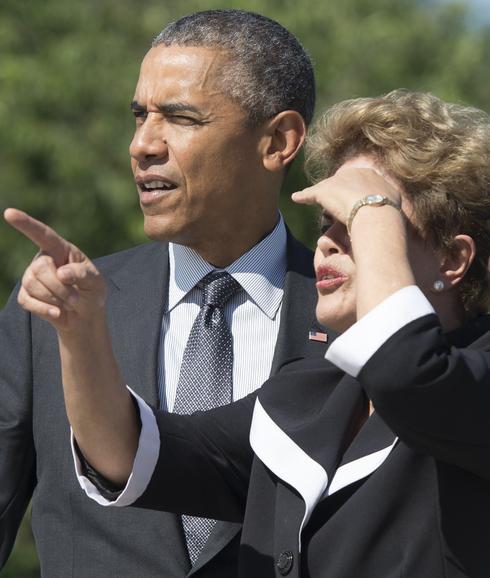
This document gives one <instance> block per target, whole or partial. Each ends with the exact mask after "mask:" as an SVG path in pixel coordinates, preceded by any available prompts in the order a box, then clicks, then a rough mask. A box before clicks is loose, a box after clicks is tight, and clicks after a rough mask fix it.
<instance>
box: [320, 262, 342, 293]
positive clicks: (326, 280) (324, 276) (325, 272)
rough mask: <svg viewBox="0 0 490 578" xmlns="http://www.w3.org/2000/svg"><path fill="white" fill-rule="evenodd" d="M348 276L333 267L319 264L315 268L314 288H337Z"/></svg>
mask: <svg viewBox="0 0 490 578" xmlns="http://www.w3.org/2000/svg"><path fill="white" fill-rule="evenodd" d="M347 279H348V276H347V275H345V273H342V272H341V271H338V270H337V269H334V268H333V267H329V266H325V265H320V266H319V267H318V268H317V270H316V280H317V281H316V288H317V289H318V290H327V289H333V288H337V287H339V286H340V285H342V284H343V283H344V282H345V281H346V280H347Z"/></svg>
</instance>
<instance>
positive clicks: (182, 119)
mask: <svg viewBox="0 0 490 578" xmlns="http://www.w3.org/2000/svg"><path fill="white" fill-rule="evenodd" d="M168 119H169V120H170V121H171V122H173V123H175V124H181V125H184V126H193V125H201V124H202V122H201V121H200V120H199V119H197V118H194V117H193V116H186V115H183V114H174V115H172V116H170V117H168Z"/></svg>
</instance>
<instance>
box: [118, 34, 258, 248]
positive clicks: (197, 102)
mask: <svg viewBox="0 0 490 578" xmlns="http://www.w3.org/2000/svg"><path fill="white" fill-rule="evenodd" d="M226 58H227V56H226V52H223V51H221V50H217V49H212V48H205V47H183V46H169V47H167V46H164V45H159V46H156V47H154V48H152V49H151V50H150V51H149V52H148V54H147V55H146V57H145V59H144V60H143V63H142V66H141V72H140V77H139V80H138V84H137V86H136V92H135V95H134V102H133V105H132V108H133V112H134V115H135V117H136V130H135V134H134V137H133V140H132V142H131V145H130V149H129V150H130V154H131V165H132V169H133V173H134V177H135V180H136V183H137V188H138V193H139V197H140V204H141V208H142V210H143V214H144V217H145V232H146V234H147V235H148V236H149V237H151V238H154V239H158V240H165V241H174V242H177V243H181V244H185V245H188V246H190V247H193V248H196V249H197V250H199V247H200V245H201V243H202V242H203V240H205V239H209V238H210V237H212V236H216V237H217V238H220V239H221V242H222V243H227V242H230V240H231V238H232V237H233V235H234V231H237V229H239V224H241V225H242V226H243V225H244V224H246V223H244V219H245V220H246V219H247V217H248V218H249V219H251V218H253V215H251V214H249V213H250V211H251V210H252V209H251V208H252V207H253V211H258V210H260V203H261V197H263V196H264V193H263V191H261V190H260V189H261V187H262V188H263V185H262V183H263V182H264V176H263V175H264V172H265V169H264V167H263V163H262V160H261V156H260V153H259V142H260V138H261V133H260V129H257V128H251V127H249V126H247V123H246V115H245V112H244V111H243V110H242V108H241V107H240V106H239V105H237V104H236V103H234V102H232V101H231V100H230V99H229V98H227V97H226V96H225V95H223V93H222V91H220V90H219V89H218V83H217V78H218V75H219V74H220V71H221V69H222V66H223V63H224V62H225V61H226ZM262 202H263V201H262Z"/></svg>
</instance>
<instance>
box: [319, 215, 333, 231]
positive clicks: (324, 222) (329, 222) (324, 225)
mask: <svg viewBox="0 0 490 578" xmlns="http://www.w3.org/2000/svg"><path fill="white" fill-rule="evenodd" d="M333 224H334V221H333V219H331V218H329V217H325V216H322V218H321V220H320V233H321V234H322V235H324V234H325V233H326V232H327V231H328V230H329V229H330V227H332V226H333Z"/></svg>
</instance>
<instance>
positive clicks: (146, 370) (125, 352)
mask: <svg viewBox="0 0 490 578" xmlns="http://www.w3.org/2000/svg"><path fill="white" fill-rule="evenodd" d="M167 283H168V247H167V245H166V244H159V243H152V244H149V245H144V246H143V247H141V248H140V250H136V251H134V252H133V255H132V258H131V259H129V260H128V262H127V263H126V264H125V266H124V267H122V268H121V269H119V270H118V271H117V272H116V273H114V275H112V276H110V277H109V283H108V285H109V299H108V321H109V327H110V331H111V334H112V339H113V346H114V351H115V353H116V356H117V359H118V361H119V363H120V366H121V370H122V373H123V376H124V379H125V380H126V382H127V383H128V385H130V386H131V387H132V388H133V389H135V390H136V391H137V392H138V393H139V394H140V395H141V396H142V397H143V398H144V399H145V400H146V401H148V402H149V403H150V404H152V405H155V406H157V405H158V387H157V362H158V349H159V343H160V330H161V321H162V315H163V311H164V306H165V300H166V294H167Z"/></svg>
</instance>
